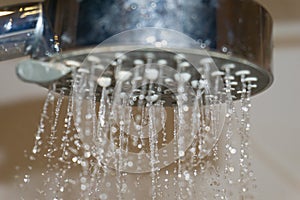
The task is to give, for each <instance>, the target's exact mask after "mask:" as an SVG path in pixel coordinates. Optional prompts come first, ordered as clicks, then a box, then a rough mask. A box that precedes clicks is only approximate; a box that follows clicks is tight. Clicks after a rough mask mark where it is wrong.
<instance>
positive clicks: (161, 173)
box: [23, 53, 257, 200]
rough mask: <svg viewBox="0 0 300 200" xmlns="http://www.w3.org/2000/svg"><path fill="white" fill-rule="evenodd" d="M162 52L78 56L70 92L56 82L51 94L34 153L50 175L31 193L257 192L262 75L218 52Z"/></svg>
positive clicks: (159, 195) (161, 195) (174, 195)
mask: <svg viewBox="0 0 300 200" xmlns="http://www.w3.org/2000/svg"><path fill="white" fill-rule="evenodd" d="M138 55H140V54H138ZM159 55H160V54H149V53H148V54H147V53H146V55H145V59H144V60H143V59H142V58H136V57H135V58H134V59H130V60H133V62H132V63H130V64H128V59H127V58H128V57H126V56H125V55H122V54H118V55H116V58H115V60H114V61H113V62H110V63H106V64H105V63H102V64H103V66H106V67H103V66H102V65H101V62H103V61H102V60H101V59H99V58H98V57H96V56H93V55H90V56H89V57H88V58H87V61H86V62H83V63H79V64H78V63H76V61H74V62H73V64H74V66H73V68H72V69H73V74H72V81H71V82H70V84H71V92H70V93H69V95H68V97H67V96H65V90H66V89H65V88H57V87H55V85H54V86H53V87H52V88H50V91H49V93H48V96H47V98H46V101H45V104H44V107H43V111H42V115H41V120H40V124H39V127H38V131H37V133H36V136H35V143H34V147H33V149H32V153H31V155H30V156H29V158H30V159H31V161H32V163H33V167H34V169H36V171H37V173H39V171H41V172H40V176H38V177H40V178H41V179H42V180H41V183H38V184H39V185H40V186H39V187H37V186H36V185H32V187H35V189H34V191H35V192H34V197H28V198H27V199H32V198H38V199H101V200H106V199H119V200H122V199H153V200H154V199H248V198H250V197H251V191H250V189H251V184H252V185H253V183H251V182H252V181H253V180H254V176H253V171H252V170H251V163H250V158H249V144H250V141H249V128H250V123H249V110H250V107H251V102H250V95H251V89H252V88H254V87H255V85H254V84H253V82H255V81H257V80H256V79H255V78H252V77H249V75H250V72H249V71H237V70H235V66H234V65H233V64H232V65H225V66H223V68H222V69H220V70H218V68H216V67H214V63H213V60H212V59H210V58H203V59H202V60H201V61H200V62H199V63H200V64H198V66H193V64H191V63H189V62H188V61H189V59H188V58H186V57H185V56H184V55H177V54H174V55H172V54H170V53H167V55H168V56H165V57H163V58H160V57H159ZM161 55H164V54H161ZM128 56H130V55H128ZM170 56H174V60H175V61H170ZM170 62H173V64H174V63H175V66H176V67H174V68H172V67H171V63H170ZM69 63H70V62H69ZM78 65H80V67H78ZM128 65H130V66H133V67H131V68H128ZM192 70H197V72H198V74H199V75H198V76H192V75H191V74H192V73H191V71H192ZM234 73H235V74H234ZM234 75H235V76H236V77H239V78H240V80H235V78H234ZM237 81H240V82H241V83H242V84H241V85H240V88H239V89H235V87H233V86H235V85H237ZM235 90H238V91H235ZM99 91H100V92H99ZM57 92H58V94H57ZM236 95H239V96H240V100H239V103H235V102H234V100H235V98H237V96H236ZM238 104H240V105H238ZM239 106H240V109H239ZM224 123H225V125H224ZM223 125H224V126H223ZM221 132H223V133H222V136H221V138H220V135H221ZM236 138H238V141H239V142H236V140H235V139H236ZM239 145H240V146H239ZM236 161H237V162H236ZM40 162H43V164H42V165H40V164H39V163H40ZM34 169H33V170H32V171H31V172H30V173H34ZM41 169H42V170H41ZM35 173H36V172H35ZM33 175H34V174H33ZM34 176H36V174H35V175H34ZM31 177H32V175H30V174H28V173H26V175H25V176H23V182H24V184H26V185H30V184H33V181H30V180H31ZM236 187H239V188H241V189H240V190H239V191H235V188H236ZM26 195H28V194H24V198H25V199H26V197H25V196H26Z"/></svg>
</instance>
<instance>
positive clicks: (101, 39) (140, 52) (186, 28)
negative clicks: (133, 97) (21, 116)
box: [0, 0, 273, 104]
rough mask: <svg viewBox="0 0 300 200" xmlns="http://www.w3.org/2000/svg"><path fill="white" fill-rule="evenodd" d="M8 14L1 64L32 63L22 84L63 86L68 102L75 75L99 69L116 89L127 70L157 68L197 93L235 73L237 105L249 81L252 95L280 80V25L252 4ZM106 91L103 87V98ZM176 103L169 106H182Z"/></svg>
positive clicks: (14, 10)
mask: <svg viewBox="0 0 300 200" xmlns="http://www.w3.org/2000/svg"><path fill="white" fill-rule="evenodd" d="M0 13H2V15H1V18H0V25H1V28H0V37H1V41H0V42H1V49H0V55H1V59H9V58H14V57H19V56H21V55H30V56H31V59H30V60H27V61H25V62H22V63H20V64H19V65H18V67H17V74H18V76H19V77H20V78H21V79H22V80H24V81H27V82H33V83H37V84H39V85H42V86H44V87H49V86H50V85H53V83H55V85H56V89H57V90H60V89H63V90H64V91H65V93H66V94H67V93H69V92H70V89H71V87H72V80H73V78H74V77H72V72H74V70H75V71H76V70H77V71H78V70H79V71H81V72H82V71H84V70H83V69H85V70H87V71H89V72H90V71H91V69H92V68H93V67H94V66H96V68H95V69H93V70H95V71H96V74H95V76H98V78H100V76H104V78H109V79H110V81H111V84H110V86H111V87H114V86H115V84H116V83H117V81H118V79H117V76H118V75H117V74H115V73H117V72H116V68H117V67H118V65H120V62H121V63H122V67H123V69H124V70H122V72H123V71H127V72H129V71H130V70H132V69H133V67H135V66H137V65H139V63H141V62H142V63H143V64H142V65H147V62H148V61H149V60H151V63H152V64H151V65H153V66H154V68H156V69H159V68H162V67H161V66H168V67H171V68H172V69H174V70H176V71H177V72H178V70H180V71H179V72H178V73H179V75H176V76H177V79H178V76H180V78H182V77H186V78H188V79H189V80H188V82H189V84H190V85H191V86H192V85H194V87H197V86H198V85H199V84H200V83H199V82H196V80H200V79H201V78H205V76H212V77H214V79H218V77H221V78H222V79H224V78H225V76H226V73H227V76H228V77H227V79H228V81H230V83H231V86H232V88H233V89H234V91H236V92H234V96H235V97H236V98H240V95H239V94H238V91H239V90H240V89H241V88H242V84H243V82H242V81H241V77H243V79H245V78H247V77H248V79H246V80H248V82H251V83H253V84H252V86H253V91H252V94H256V93H259V92H261V91H263V90H264V89H266V88H268V87H269V86H270V84H271V83H272V80H273V77H272V72H271V58H272V36H271V32H272V20H271V17H270V15H269V13H268V12H267V11H266V10H265V9H264V8H263V7H261V6H260V5H259V4H257V3H256V2H254V1H252V0H238V1H237V0H214V1H202V0H197V1H191V2H185V1H174V0H164V1H146V0H142V1H132V0H123V1H116V0H101V1H97V0H91V1H77V0H69V1H55V0H46V1H44V2H37V3H27V4H21V5H11V6H4V7H2V9H1V11H0ZM149 56H150V57H149ZM148 64H149V63H148ZM140 65H141V64H140ZM155 66H156V67H155ZM208 68H209V69H208ZM118 73H119V72H118ZM130 73H133V72H130ZM130 73H129V74H130ZM229 74H230V75H229ZM127 75H128V74H127ZM229 76H230V77H229ZM98 78H97V77H95V78H94V79H95V81H96V80H97V79H98ZM229 79H230V80H229ZM161 81H164V83H166V82H167V83H170V84H172V83H171V82H172V81H173V82H177V81H178V80H176V77H167V76H166V77H165V78H164V80H161ZM101 90H102V86H101V84H100V85H99V87H98V88H96V91H97V92H96V95H97V97H98V98H99V96H100V94H101ZM164 92H165V93H166V94H168V90H167V89H166V91H164ZM211 92H213V91H211ZM215 92H217V91H215ZM169 96H170V95H165V97H164V99H165V100H166V102H169V103H170V104H172V103H174V101H172V100H171V99H172V98H169Z"/></svg>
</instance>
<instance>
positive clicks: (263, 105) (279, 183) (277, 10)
mask: <svg viewBox="0 0 300 200" xmlns="http://www.w3.org/2000/svg"><path fill="white" fill-rule="evenodd" d="M2 1H3V0H1V2H2ZM5 1H6V0H4V1H3V2H5ZM9 2H11V1H9ZM16 2H17V0H16ZM22 2H24V0H23V1H22ZM258 2H260V3H262V4H263V5H264V6H265V7H266V8H267V10H269V12H270V13H271V15H272V16H273V19H274V75H275V82H274V83H273V85H272V86H271V88H270V89H268V90H267V91H265V92H264V93H262V94H259V95H257V96H255V97H254V98H253V109H252V113H251V120H252V134H253V137H252V140H253V151H254V155H253V156H254V161H253V164H254V168H255V172H256V176H257V185H258V191H257V192H258V198H257V199H261V200H267V199H272V200H283V199H289V200H297V199H300V156H299V154H300V117H299V115H300V114H299V113H300V105H299V104H300V84H299V82H298V81H299V75H300V12H299V8H300V1H299V0H284V1H282V0H258ZM22 59H25V58H22ZM20 60H21V59H15V60H10V61H5V62H1V63H0V199H16V197H14V196H13V194H16V191H15V190H16V189H15V188H14V180H15V179H14V176H15V174H16V170H17V169H16V166H21V167H24V166H26V165H27V163H26V162H27V161H26V159H25V158H24V150H26V149H27V150H29V149H31V147H32V146H33V139H34V134H35V132H36V130H37V125H38V122H39V118H40V114H41V110H42V105H43V101H44V99H45V97H46V93H47V91H46V89H44V88H41V87H39V86H36V85H32V84H26V83H23V82H21V81H20V80H19V79H18V78H17V77H16V75H15V65H16V64H17V63H18V62H20Z"/></svg>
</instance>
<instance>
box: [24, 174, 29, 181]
mask: <svg viewBox="0 0 300 200" xmlns="http://www.w3.org/2000/svg"><path fill="white" fill-rule="evenodd" d="M23 181H24V183H29V182H30V176H29V175H28V174H25V176H24V179H23Z"/></svg>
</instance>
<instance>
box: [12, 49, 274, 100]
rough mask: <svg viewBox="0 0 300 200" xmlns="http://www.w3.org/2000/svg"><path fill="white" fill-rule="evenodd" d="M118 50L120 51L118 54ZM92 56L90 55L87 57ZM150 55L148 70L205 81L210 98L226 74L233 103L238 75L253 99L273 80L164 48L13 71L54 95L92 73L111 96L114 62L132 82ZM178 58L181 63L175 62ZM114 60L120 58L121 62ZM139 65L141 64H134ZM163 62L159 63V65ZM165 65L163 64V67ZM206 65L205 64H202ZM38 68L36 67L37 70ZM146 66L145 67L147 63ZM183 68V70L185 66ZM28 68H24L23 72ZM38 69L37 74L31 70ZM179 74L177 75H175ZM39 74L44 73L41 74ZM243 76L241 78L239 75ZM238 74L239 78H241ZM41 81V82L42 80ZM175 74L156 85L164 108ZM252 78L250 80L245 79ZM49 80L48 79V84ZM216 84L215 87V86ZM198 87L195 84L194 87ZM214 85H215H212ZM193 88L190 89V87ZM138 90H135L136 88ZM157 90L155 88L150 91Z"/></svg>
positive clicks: (199, 54) (78, 56)
mask: <svg viewBox="0 0 300 200" xmlns="http://www.w3.org/2000/svg"><path fill="white" fill-rule="evenodd" d="M120 49H121V50H120ZM91 52H92V53H91ZM149 55H152V56H153V58H152V59H151V66H152V68H155V70H158V71H159V70H161V69H163V68H167V67H170V68H172V69H174V70H175V71H176V72H178V73H179V74H182V75H181V76H184V75H187V76H188V78H189V80H188V83H187V84H188V85H189V86H190V87H195V85H194V84H195V81H197V80H198V81H200V80H201V78H203V77H209V80H210V83H209V84H210V85H209V87H210V90H211V92H212V93H213V94H216V93H220V92H222V91H219V90H220V88H221V87H222V86H223V87H224V82H225V79H224V78H225V75H226V71H227V72H229V73H230V75H231V77H230V83H231V86H232V90H233V91H232V92H233V96H234V98H235V99H239V98H240V94H239V93H240V92H239V91H240V90H241V88H242V81H241V79H242V75H245V77H244V78H247V77H248V79H246V80H248V81H251V83H253V88H252V95H256V94H258V93H260V92H262V91H264V90H266V89H267V88H268V87H269V86H270V85H271V84H272V82H273V76H272V74H270V73H269V72H267V71H265V70H263V69H262V68H260V67H258V66H256V65H255V64H253V63H250V62H248V61H247V60H244V59H240V58H236V57H233V56H230V55H226V54H220V53H216V52H208V51H206V50H201V49H200V50H199V49H175V50H174V49H168V48H159V49H158V48H156V49H153V48H148V49H147V48H145V47H144V48H143V49H138V50H136V48H132V47H124V46H122V47H102V48H99V49H93V50H91V49H85V50H81V51H76V52H70V53H69V54H68V53H66V54H63V55H60V56H57V57H54V58H52V59H51V60H49V61H47V62H44V61H35V60H32V61H26V63H25V64H27V65H25V64H24V63H21V64H20V65H19V67H18V68H17V74H18V75H19V77H20V78H21V79H23V80H24V81H27V82H33V83H37V84H39V85H42V86H44V87H46V88H49V87H52V85H53V83H55V87H56V90H57V91H60V90H64V91H65V94H69V93H70V91H71V88H72V84H73V78H74V77H73V75H72V74H73V73H74V72H76V73H83V74H84V73H88V74H89V73H93V75H94V77H93V79H94V81H95V82H97V80H98V79H99V78H100V77H109V78H110V80H111V84H110V85H109V87H108V88H111V92H112V91H113V88H114V87H115V85H116V83H117V81H118V80H117V78H118V77H117V75H116V69H117V68H118V65H119V64H120V63H119V64H118V62H122V63H121V65H122V72H121V73H123V72H129V74H128V75H129V76H130V77H129V78H132V77H133V75H134V73H137V72H134V70H137V69H138V68H139V67H141V66H145V65H146V63H147V59H148V58H147V56H149ZM178 55H179V57H180V56H181V57H182V59H179V60H178V58H177V57H178ZM118 56H121V58H120V57H119V58H118ZM139 61H140V62H142V63H141V64H138V63H135V62H139ZM160 62H163V63H160ZM164 62H165V63H164ZM205 62H207V63H205ZM38 65H39V66H38ZM148 65H149V63H148ZM185 65H187V66H185ZM26 66H28V68H26ZM34 66H35V67H38V68H39V71H41V70H42V69H44V70H42V72H39V71H38V70H34V69H33V68H34ZM48 68H49V69H51V70H55V72H56V71H57V72H56V73H54V75H53V76H49V69H48ZM178 70H181V71H178ZM43 71H45V72H44V73H43ZM243 72H244V73H245V74H243ZM241 73H242V74H241ZM43 77H44V79H43ZM176 77H177V76H175V74H173V75H169V74H161V76H160V77H159V81H160V84H162V83H163V84H165V85H163V86H162V88H159V89H162V90H164V91H162V92H161V93H162V99H164V100H165V102H166V103H167V104H168V105H172V104H173V103H175V100H174V99H173V97H172V93H173V92H172V91H170V90H169V87H171V86H172V85H174V84H177V83H176V82H177V80H176ZM249 77H250V78H251V77H253V78H254V79H249ZM49 78H52V79H51V80H50V79H49ZM217 79H218V80H219V83H216V82H217ZM197 84H199V83H197ZM215 84H218V85H215ZM220 84H221V85H220ZM124 85H126V86H127V87H128V89H130V87H131V83H130V81H127V82H126V83H125V84H124ZM193 85H194V86H193ZM136 89H138V88H136ZM154 89H157V87H154ZM101 91H102V87H101V86H100V85H98V86H97V88H95V95H96V98H97V99H98V100H99V98H100V96H101Z"/></svg>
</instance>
